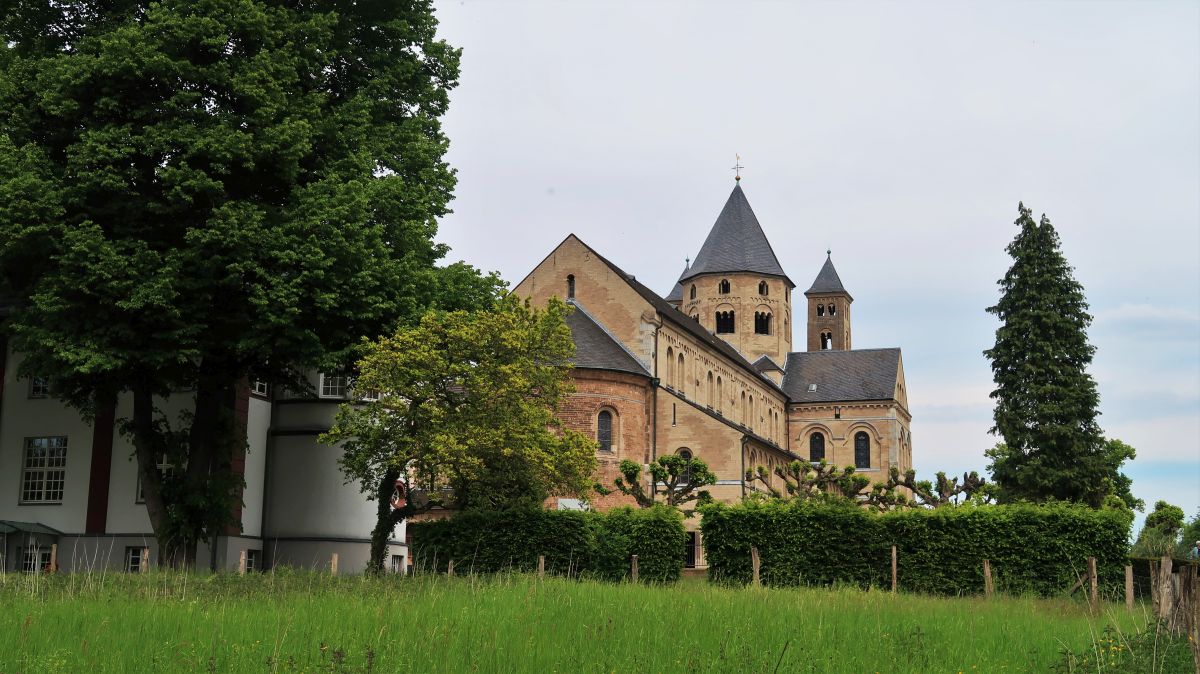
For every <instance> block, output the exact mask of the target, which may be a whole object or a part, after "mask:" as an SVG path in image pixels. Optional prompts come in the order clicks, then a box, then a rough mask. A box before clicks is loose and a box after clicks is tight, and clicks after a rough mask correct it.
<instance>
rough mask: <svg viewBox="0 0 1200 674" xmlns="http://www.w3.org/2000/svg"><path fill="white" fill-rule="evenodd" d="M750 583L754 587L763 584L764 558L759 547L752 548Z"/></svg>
mask: <svg viewBox="0 0 1200 674" xmlns="http://www.w3.org/2000/svg"><path fill="white" fill-rule="evenodd" d="M750 572H751V580H750V584H751V585H753V586H754V587H758V586H759V585H762V575H761V573H762V558H761V557H759V556H758V548H750Z"/></svg>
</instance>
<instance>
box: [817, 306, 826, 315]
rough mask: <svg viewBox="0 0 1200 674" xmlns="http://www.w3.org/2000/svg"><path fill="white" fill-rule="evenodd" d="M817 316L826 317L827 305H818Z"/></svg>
mask: <svg viewBox="0 0 1200 674" xmlns="http://www.w3.org/2000/svg"><path fill="white" fill-rule="evenodd" d="M817 315H818V316H824V315H825V305H824V304H818V305H817Z"/></svg>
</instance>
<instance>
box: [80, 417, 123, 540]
mask: <svg viewBox="0 0 1200 674" xmlns="http://www.w3.org/2000/svg"><path fill="white" fill-rule="evenodd" d="M116 417H117V406H116V404H115V403H109V404H106V405H104V406H103V407H102V408H101V409H99V410H97V411H96V419H95V421H93V422H92V465H91V466H90V468H89V469H88V492H87V515H86V517H85V519H84V531H86V532H87V533H89V534H102V533H104V532H105V529H106V528H107V527H108V488H109V475H111V474H112V453H113V432H114V429H115V426H116Z"/></svg>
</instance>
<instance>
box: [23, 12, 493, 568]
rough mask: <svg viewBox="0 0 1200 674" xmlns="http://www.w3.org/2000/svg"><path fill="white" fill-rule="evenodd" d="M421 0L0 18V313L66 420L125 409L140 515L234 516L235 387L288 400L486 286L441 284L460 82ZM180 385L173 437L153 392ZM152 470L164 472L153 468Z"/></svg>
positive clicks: (160, 531)
mask: <svg viewBox="0 0 1200 674" xmlns="http://www.w3.org/2000/svg"><path fill="white" fill-rule="evenodd" d="M436 25H437V23H436V21H435V20H434V18H433V13H432V9H431V5H430V2H428V1H427V0H415V1H413V2H406V3H376V2H358V3H348V2H332V1H328V0H315V1H313V2H307V3H279V2H268V1H266V0H161V1H160V2H153V3H148V2H139V1H129V0H126V1H118V2H69V3H68V2H41V3H38V2H22V3H15V4H14V3H8V7H7V9H6V11H4V12H0V38H2V39H0V297H6V298H9V299H11V300H12V301H13V302H14V303H15V308H14V309H13V310H12V313H11V315H10V317H9V318H8V320H7V321H6V322H5V323H4V325H3V330H4V331H5V332H6V333H7V335H8V336H9V337H10V338H11V344H12V346H13V347H14V348H15V349H16V350H19V351H20V352H22V353H23V354H24V359H23V360H22V362H21V374H24V375H36V376H43V377H49V378H51V379H52V382H53V387H54V390H55V392H56V394H57V395H59V396H60V397H61V398H62V399H64V400H65V401H66V402H68V403H69V404H71V405H73V406H75V407H77V408H79V409H80V410H81V411H83V412H84V413H85V414H87V413H90V412H92V411H94V410H95V409H96V408H97V407H107V406H111V405H112V404H113V401H114V400H115V399H116V397H117V396H118V395H121V394H124V393H131V394H132V414H131V417H130V418H129V419H128V420H126V423H125V424H124V428H125V429H126V430H127V431H128V433H129V434H130V435H131V437H132V440H133V444H134V446H135V448H136V460H137V463H138V468H139V474H140V476H141V480H142V484H143V485H144V488H145V500H146V507H147V511H148V513H149V516H150V522H151V524H152V526H153V528H154V531H155V534H156V536H157V537H158V539H159V543H160V548H161V549H162V550H163V551H164V554H165V555H166V557H168V558H169V559H171V560H173V561H174V562H175V563H180V564H190V563H192V562H193V561H194V558H195V552H196V543H197V541H198V540H202V539H206V538H209V537H211V536H212V535H213V534H215V533H217V532H219V531H221V530H223V529H224V527H226V526H227V525H229V524H232V523H233V522H232V521H231V512H232V505H233V504H234V503H235V501H236V499H237V494H238V480H237V478H236V477H235V476H234V475H233V474H232V473H231V470H230V464H231V456H232V453H233V451H235V450H236V448H237V443H240V442H243V440H242V439H240V437H239V434H238V433H237V432H236V431H237V429H235V428H234V422H233V418H232V415H231V413H230V411H231V408H232V402H233V398H234V392H235V389H236V388H237V387H238V386H239V382H243V381H245V380H247V379H256V380H263V381H267V382H270V383H278V384H285V385H291V386H292V387H293V388H297V389H299V388H301V387H302V384H301V383H300V381H301V380H300V378H299V376H298V374H299V370H300V369H301V368H308V367H317V366H336V365H340V364H344V363H347V362H349V361H350V360H351V356H350V349H351V348H352V347H353V346H354V345H355V344H357V343H358V342H359V340H360V339H361V338H362V337H364V336H375V335H378V334H381V333H382V332H384V331H385V330H390V329H392V328H393V327H394V326H395V324H396V323H397V322H406V321H412V320H415V318H416V317H418V316H419V315H420V314H421V312H422V311H423V310H424V309H425V308H426V307H430V306H441V307H446V308H453V307H458V306H463V305H467V306H471V305H475V304H485V305H486V304H487V303H489V302H490V301H491V300H492V298H493V297H494V295H495V293H496V286H497V283H498V282H497V280H496V279H495V278H491V277H487V278H485V277H481V276H480V275H479V274H478V273H477V272H475V270H473V269H470V268H468V267H465V266H463V265H457V266H452V267H450V268H446V269H438V268H437V267H436V266H435V262H436V261H437V260H439V259H440V258H442V257H443V256H444V255H445V254H446V252H447V251H446V248H445V247H444V246H442V245H439V244H435V243H434V242H433V236H434V234H435V231H436V220H435V219H436V218H437V217H438V216H440V215H442V214H444V213H445V212H446V210H447V209H446V204H447V202H448V201H449V199H450V198H451V190H452V188H453V186H454V176H453V172H452V171H451V170H450V169H449V168H448V167H447V165H446V164H445V162H444V161H443V155H444V153H445V150H446V143H447V141H446V138H445V137H444V136H443V134H442V132H441V128H440V122H439V118H440V117H441V115H442V114H444V112H445V111H446V107H447V104H448V90H449V89H450V88H451V87H452V86H454V84H455V81H456V78H457V75H458V63H459V54H458V52H457V50H455V49H453V48H451V47H450V46H448V45H447V44H446V43H445V42H443V41H441V40H438V39H437V37H436V35H435V29H436ZM179 390H194V391H195V394H194V404H193V405H192V407H191V409H190V410H189V413H188V414H187V415H186V416H185V417H184V418H183V420H182V423H181V424H176V425H174V426H173V425H172V423H170V420H167V419H165V418H164V417H163V416H162V414H161V413H160V412H159V411H158V407H157V406H156V405H157V403H159V402H161V399H162V398H161V397H162V396H166V395H168V394H169V393H170V392H172V391H179ZM164 453H165V454H168V455H169V456H168V460H169V462H170V463H173V464H174V465H175V466H177V468H176V470H175V473H174V474H173V475H171V476H169V477H168V478H167V479H165V480H164V478H163V477H162V476H161V475H160V474H159V471H158V470H157V469H156V464H157V463H158V461H157V459H158V457H159V456H160V455H162V454H164Z"/></svg>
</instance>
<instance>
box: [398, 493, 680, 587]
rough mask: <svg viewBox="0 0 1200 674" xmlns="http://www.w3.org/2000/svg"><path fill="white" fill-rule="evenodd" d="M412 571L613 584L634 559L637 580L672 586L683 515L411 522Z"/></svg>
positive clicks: (483, 515) (546, 514)
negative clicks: (543, 575) (541, 573)
mask: <svg viewBox="0 0 1200 674" xmlns="http://www.w3.org/2000/svg"><path fill="white" fill-rule="evenodd" d="M408 527H409V532H410V533H411V534H412V554H413V560H414V562H415V564H416V565H417V566H418V568H421V569H426V570H435V571H439V572H445V571H446V569H447V567H448V565H449V562H450V560H451V559H453V560H455V569H456V571H457V572H459V573H484V574H486V573H495V572H498V571H508V570H514V571H527V572H528V571H534V570H536V569H537V558H538V555H545V556H546V572H547V573H552V574H555V575H564V576H588V577H595V578H602V579H605V580H613V581H619V580H622V579H624V578H625V577H626V576H628V575H629V566H630V564H629V562H630V556H631V555H637V556H638V579H639V580H640V581H644V582H674V581H676V580H678V579H679V575H680V572H681V570H682V568H683V558H684V552H685V546H686V543H687V534H686V533H685V531H684V528H683V516H682V515H680V514H679V513H678V512H677V511H675V510H673V509H669V508H665V507H653V508H647V509H644V510H632V509H629V508H618V509H616V510H613V511H611V512H608V513H595V512H579V511H567V510H542V509H526V510H499V511H482V510H481V511H466V512H462V513H459V514H457V515H455V516H454V517H451V518H450V519H446V520H439V521H432V522H411V523H409V525H408Z"/></svg>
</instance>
